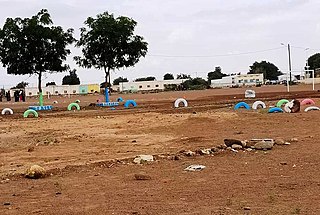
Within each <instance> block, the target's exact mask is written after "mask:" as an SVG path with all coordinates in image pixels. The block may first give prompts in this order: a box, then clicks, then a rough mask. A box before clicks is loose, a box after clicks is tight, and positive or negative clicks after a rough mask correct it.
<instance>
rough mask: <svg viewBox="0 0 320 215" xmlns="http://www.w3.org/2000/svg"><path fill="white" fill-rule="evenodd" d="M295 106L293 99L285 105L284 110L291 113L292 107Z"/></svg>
mask: <svg viewBox="0 0 320 215" xmlns="http://www.w3.org/2000/svg"><path fill="white" fill-rule="evenodd" d="M292 107H293V100H292V101H291V102H288V103H286V104H285V105H284V107H283V110H284V112H286V113H291V108H292Z"/></svg>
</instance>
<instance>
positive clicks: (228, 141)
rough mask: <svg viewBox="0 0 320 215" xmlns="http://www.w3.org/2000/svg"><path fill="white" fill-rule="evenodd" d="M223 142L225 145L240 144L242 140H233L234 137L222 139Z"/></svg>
mask: <svg viewBox="0 0 320 215" xmlns="http://www.w3.org/2000/svg"><path fill="white" fill-rule="evenodd" d="M224 144H225V145H226V146H227V147H231V146H232V145H234V144H237V145H240V146H242V142H241V141H240V140H235V139H224Z"/></svg>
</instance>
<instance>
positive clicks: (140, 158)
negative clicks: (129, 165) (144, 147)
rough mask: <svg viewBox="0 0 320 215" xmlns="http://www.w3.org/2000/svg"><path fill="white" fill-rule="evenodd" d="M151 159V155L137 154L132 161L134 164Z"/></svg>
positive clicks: (150, 160)
mask: <svg viewBox="0 0 320 215" xmlns="http://www.w3.org/2000/svg"><path fill="white" fill-rule="evenodd" d="M152 161H154V159H153V156H152V155H138V156H137V157H135V159H134V160H133V162H134V163H136V164H143V163H146V162H152Z"/></svg>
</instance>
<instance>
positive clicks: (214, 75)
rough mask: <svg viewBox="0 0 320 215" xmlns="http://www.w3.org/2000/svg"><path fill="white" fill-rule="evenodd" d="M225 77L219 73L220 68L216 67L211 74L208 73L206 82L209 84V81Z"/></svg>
mask: <svg viewBox="0 0 320 215" xmlns="http://www.w3.org/2000/svg"><path fill="white" fill-rule="evenodd" d="M225 76H227V75H226V74H223V73H222V72H221V67H220V66H217V67H215V69H214V71H213V72H209V73H208V82H209V83H210V82H211V80H215V79H221V78H222V77H225Z"/></svg>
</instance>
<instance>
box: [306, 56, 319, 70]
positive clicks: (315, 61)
mask: <svg viewBox="0 0 320 215" xmlns="http://www.w3.org/2000/svg"><path fill="white" fill-rule="evenodd" d="M308 65H309V66H310V68H309V69H314V70H315V69H318V68H320V53H316V54H314V55H312V56H310V57H309V58H308Z"/></svg>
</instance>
